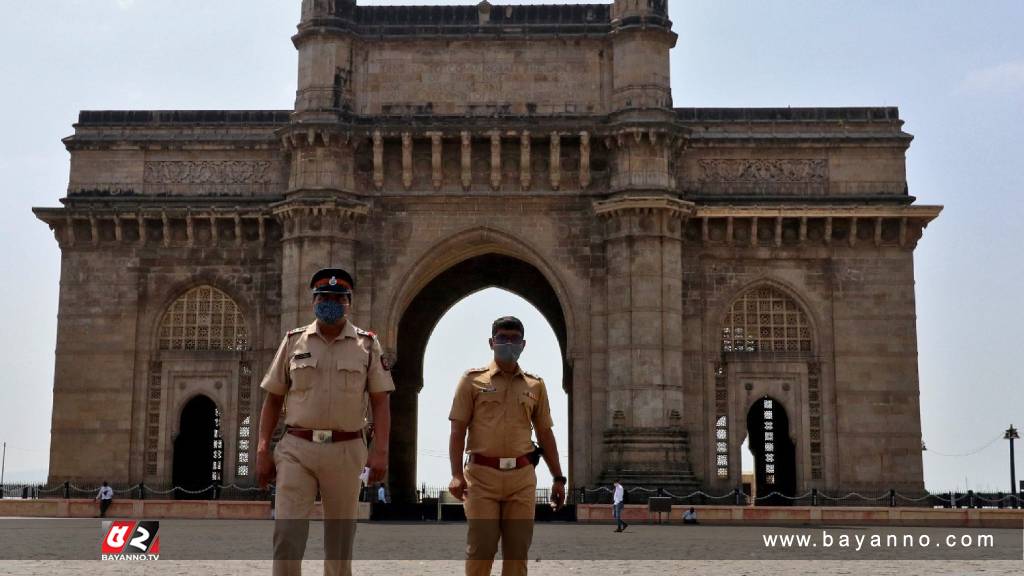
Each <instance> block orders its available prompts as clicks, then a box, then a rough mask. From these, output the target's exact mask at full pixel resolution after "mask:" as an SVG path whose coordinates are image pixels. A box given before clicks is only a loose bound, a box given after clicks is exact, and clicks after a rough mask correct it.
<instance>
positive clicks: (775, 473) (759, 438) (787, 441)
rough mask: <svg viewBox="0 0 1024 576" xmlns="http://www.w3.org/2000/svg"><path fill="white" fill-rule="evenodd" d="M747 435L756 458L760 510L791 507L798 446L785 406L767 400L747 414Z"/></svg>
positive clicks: (765, 398) (759, 403)
mask: <svg viewBox="0 0 1024 576" xmlns="http://www.w3.org/2000/svg"><path fill="white" fill-rule="evenodd" d="M747 434H748V438H749V439H750V451H751V453H753V455H754V484H755V486H756V490H757V492H756V493H757V496H758V498H762V499H761V500H759V501H757V502H756V505H758V506H789V505H792V503H793V501H792V500H790V498H792V497H793V496H795V495H796V477H797V474H796V446H795V444H794V443H793V440H792V439H791V438H790V436H789V415H788V414H787V413H786V408H785V407H784V406H783V405H782V403H781V402H779V401H778V400H775V399H773V398H771V397H768V396H765V397H764V398H761V399H759V400H757V401H755V402H754V404H753V406H751V407H750V411H749V412H747Z"/></svg>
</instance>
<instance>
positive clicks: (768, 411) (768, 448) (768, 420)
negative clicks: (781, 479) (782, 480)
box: [761, 398, 775, 484]
mask: <svg viewBox="0 0 1024 576" xmlns="http://www.w3.org/2000/svg"><path fill="white" fill-rule="evenodd" d="M774 406H775V402H774V401H773V400H770V399H768V398H765V399H764V400H763V401H762V405H761V407H762V410H763V412H764V414H763V416H764V482H765V484H775V410H774Z"/></svg>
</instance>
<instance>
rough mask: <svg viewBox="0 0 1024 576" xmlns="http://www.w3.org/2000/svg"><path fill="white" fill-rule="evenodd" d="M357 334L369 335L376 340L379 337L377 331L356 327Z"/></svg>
mask: <svg viewBox="0 0 1024 576" xmlns="http://www.w3.org/2000/svg"><path fill="white" fill-rule="evenodd" d="M356 334H359V335H360V336H369V337H370V338H373V339H374V340H376V339H377V333H376V332H371V331H369V330H363V329H362V328H356Z"/></svg>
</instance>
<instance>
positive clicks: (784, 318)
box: [722, 286, 811, 353]
mask: <svg viewBox="0 0 1024 576" xmlns="http://www.w3.org/2000/svg"><path fill="white" fill-rule="evenodd" d="M722 351H723V352H772V353H775V352H810V351H811V325H810V323H809V322H808V321H807V315H806V314H804V311H803V310H802V309H801V308H800V306H799V305H798V304H797V303H796V302H795V301H794V300H793V299H792V298H790V297H789V296H787V295H785V294H783V293H782V292H780V291H779V290H777V289H775V288H772V287H771V286H763V287H760V288H754V289H753V290H749V291H747V292H745V293H744V294H743V295H742V296H740V297H739V298H738V299H737V300H736V302H734V303H733V305H732V309H731V310H729V313H728V314H726V316H725V319H724V321H723V323H722Z"/></svg>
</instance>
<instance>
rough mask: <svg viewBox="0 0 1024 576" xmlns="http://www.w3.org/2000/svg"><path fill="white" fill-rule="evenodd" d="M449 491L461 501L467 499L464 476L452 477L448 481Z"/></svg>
mask: <svg viewBox="0 0 1024 576" xmlns="http://www.w3.org/2000/svg"><path fill="white" fill-rule="evenodd" d="M448 491H449V492H451V494H452V496H455V498H456V499H458V500H459V501H460V502H462V501H463V500H465V499H466V479H465V478H464V477H461V476H460V477H455V478H452V481H451V482H449V483H448Z"/></svg>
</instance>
